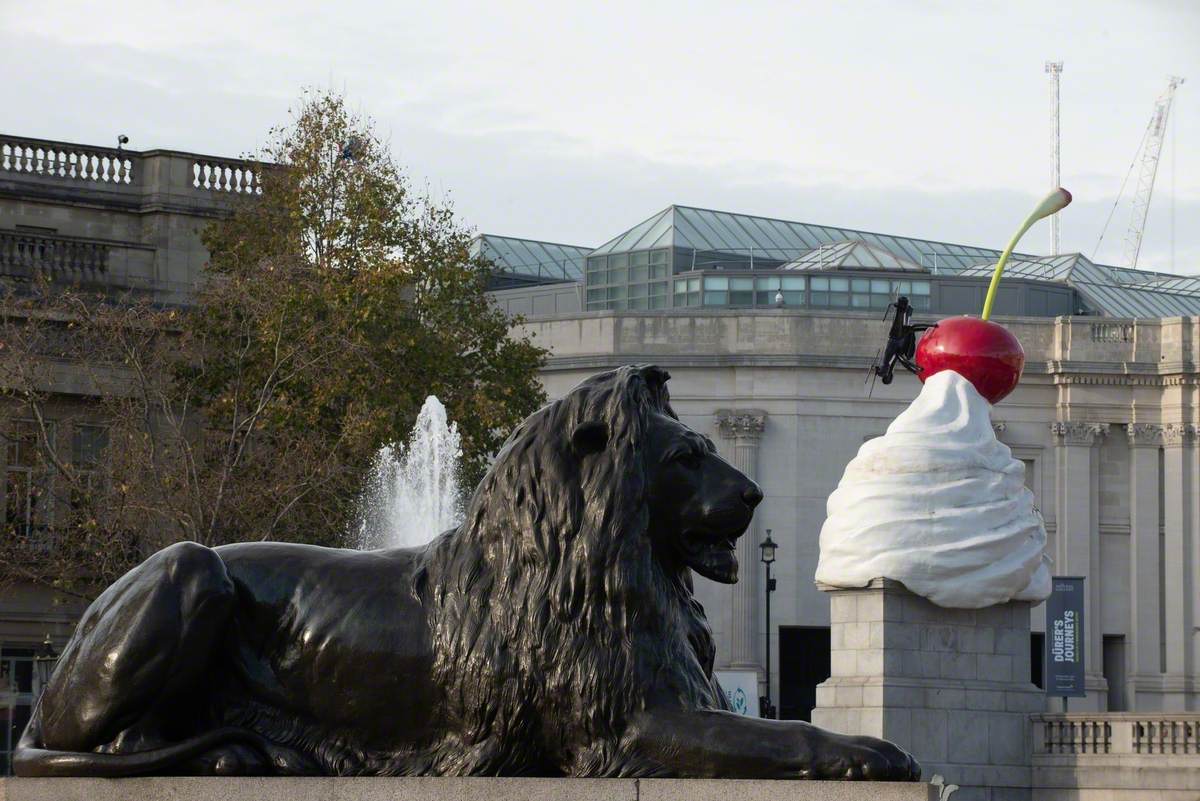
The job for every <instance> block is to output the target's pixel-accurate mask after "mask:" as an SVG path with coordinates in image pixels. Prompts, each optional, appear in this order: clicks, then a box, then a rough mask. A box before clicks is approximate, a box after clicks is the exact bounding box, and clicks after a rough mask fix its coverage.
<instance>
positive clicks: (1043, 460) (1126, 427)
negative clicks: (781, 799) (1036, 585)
mask: <svg viewBox="0 0 1200 801" xmlns="http://www.w3.org/2000/svg"><path fill="white" fill-rule="evenodd" d="M1002 322H1003V323H1004V324H1005V325H1006V326H1008V327H1009V328H1010V329H1011V330H1012V331H1013V332H1014V333H1015V334H1016V335H1017V337H1018V338H1019V339H1020V340H1021V342H1022V344H1023V346H1024V348H1025V350H1026V356H1027V359H1028V361H1027V363H1026V368H1025V376H1024V378H1023V379H1022V382H1021V384H1020V386H1019V387H1018V388H1017V390H1016V391H1015V392H1014V393H1013V394H1012V395H1011V396H1009V397H1008V398H1006V399H1005V400H1003V401H1002V402H1001V403H999V404H998V405H997V406H996V407H994V409H993V425H994V427H995V429H996V432H997V435H998V437H999V438H1000V440H1001V441H1002V442H1004V443H1005V444H1007V445H1008V446H1009V447H1010V448H1011V449H1012V451H1013V454H1014V455H1015V456H1016V457H1017V458H1019V459H1021V460H1022V461H1023V462H1024V463H1025V465H1026V481H1027V483H1028V485H1029V486H1030V488H1031V489H1032V490H1033V492H1034V494H1035V496H1036V498H1037V503H1038V505H1039V507H1040V509H1041V511H1042V513H1043V515H1044V516H1045V518H1046V524H1047V529H1048V533H1049V539H1050V544H1049V553H1050V556H1051V558H1052V559H1053V560H1054V565H1053V568H1052V569H1053V572H1054V573H1055V574H1056V575H1081V576H1086V577H1087V590H1088V598H1087V606H1086V609H1085V620H1086V621H1090V622H1088V623H1087V644H1086V649H1087V651H1086V662H1087V689H1088V696H1087V698H1086V699H1074V700H1073V701H1072V702H1071V709H1072V711H1088V710H1092V711H1103V710H1125V709H1136V710H1139V711H1150V710H1165V711H1183V710H1196V709H1200V582H1198V577H1200V489H1198V487H1197V484H1198V482H1200V446H1198V443H1197V423H1198V422H1200V416H1198V415H1200V368H1198V364H1197V350H1196V348H1197V345H1198V344H1200V320H1197V319H1195V318H1165V319H1150V320H1115V319H1095V318H1075V317H1059V318H1007V319H1004V320H1002ZM523 329H524V330H526V331H528V332H530V333H534V334H536V337H537V341H538V342H540V343H541V344H542V345H543V346H545V347H548V348H549V349H550V350H551V353H552V355H551V357H550V360H549V363H548V364H547V366H546V369H545V371H544V381H545V384H546V387H547V389H548V391H549V393H550V394H551V396H557V395H561V394H562V393H564V392H566V391H567V390H568V389H569V388H570V387H572V386H574V385H575V384H576V383H577V382H578V381H580V380H582V379H583V378H584V377H586V376H587V375H589V374H591V373H593V372H595V371H598V370H602V369H606V368H610V367H614V366H616V365H620V364H626V363H632V362H653V363H655V364H659V365H661V366H663V367H666V368H667V369H668V370H669V371H670V372H671V374H672V380H671V383H670V390H671V397H672V401H673V403H674V406H675V409H676V411H677V412H678V413H679V414H680V416H681V418H682V419H683V420H684V421H685V422H687V423H688V424H689V425H691V426H693V427H694V428H696V429H697V430H699V431H702V432H705V433H707V434H709V435H710V436H711V437H712V438H713V440H714V442H716V443H717V446H718V448H719V450H720V451H721V452H722V454H723V455H724V456H725V457H726V458H728V459H729V460H730V461H731V462H733V463H734V464H735V465H737V466H738V467H740V468H741V469H742V470H744V471H745V472H746V473H748V474H749V475H751V476H753V477H754V478H755V479H756V480H757V481H758V482H759V483H760V484H761V485H762V487H763V491H764V492H765V494H766V499H765V500H764V501H763V503H762V505H761V506H760V507H759V511H758V512H757V513H756V515H755V522H754V525H753V529H752V530H751V531H750V532H748V533H747V535H746V536H745V537H744V538H743V539H742V540H741V541H740V544H739V549H738V557H739V560H740V561H741V563H742V568H741V576H742V580H741V582H739V583H738V584H737V585H735V586H733V587H726V586H722V585H717V584H713V583H711V582H708V581H705V580H702V579H701V580H698V581H697V584H698V595H699V597H700V598H701V600H702V602H703V603H704V605H705V608H706V609H707V610H708V615H709V621H710V623H711V624H712V626H713V629H714V631H715V633H716V637H717V642H718V649H719V650H718V663H719V666H720V667H724V668H739V667H747V666H753V667H756V668H757V669H759V670H761V669H762V667H763V656H764V653H765V651H766V648H765V638H766V636H768V634H767V632H766V628H765V620H764V609H763V607H764V601H763V592H764V584H763V582H764V575H763V566H762V565H761V564H760V562H759V554H758V547H757V546H758V543H759V542H761V540H762V539H763V536H764V531H765V529H768V528H769V529H771V530H772V536H773V539H774V540H775V541H777V542H778V543H779V544H780V545H779V551H778V557H777V561H776V562H775V564H774V575H775V576H776V577H777V579H778V591H777V592H776V593H775V595H774V596H773V597H772V620H771V631H770V633H769V636H770V637H771V639H772V647H771V654H772V661H773V665H772V670H771V677H772V688H771V697H772V698H773V699H776V700H777V703H778V704H779V705H780V706H781V709H782V710H783V711H784V713H785V714H786V713H788V712H791V713H792V714H797V713H799V714H800V715H801V716H803V714H805V713H806V712H807V710H805V709H803V708H798V706H802V705H803V701H804V698H809V699H811V696H809V695H808V693H809V690H808V689H807V687H808V684H809V683H811V682H812V681H813V678H812V677H811V676H807V675H805V669H806V668H805V665H804V664H791V662H792V661H795V660H797V659H798V660H800V661H801V662H803V660H805V659H819V658H820V656H821V655H820V653H819V649H820V647H821V639H820V635H821V633H822V632H825V631H827V628H828V626H829V601H828V598H827V597H825V596H824V595H823V594H822V593H820V592H819V591H818V590H817V589H816V587H815V586H814V583H813V574H814V572H815V569H816V561H817V555H818V548H817V537H818V535H819V533H820V530H821V524H822V522H823V521H824V518H825V499H826V498H827V496H828V495H829V493H830V492H831V491H832V490H833V489H834V487H836V485H837V482H838V481H839V479H840V478H841V475H842V470H843V469H844V467H845V465H846V463H847V462H848V461H849V460H850V459H851V457H852V456H853V455H854V454H855V453H856V452H857V450H858V448H859V446H861V445H862V443H863V442H864V441H865V440H867V439H869V438H871V437H874V436H877V435H879V434H881V433H883V431H884V430H885V429H886V427H887V425H888V423H889V422H890V421H891V420H892V419H893V418H894V417H895V416H896V414H898V413H899V412H900V411H901V410H902V409H903V408H904V407H905V406H906V405H907V404H908V402H910V401H911V400H912V399H913V398H914V397H915V396H916V394H917V392H918V389H919V384H918V382H917V380H916V379H915V378H913V377H911V376H907V375H904V376H901V377H898V378H897V380H896V381H895V383H893V384H892V385H890V386H883V385H882V384H879V385H876V386H875V387H874V389H873V391H870V390H869V385H867V384H865V383H864V381H863V376H864V374H865V373H866V371H867V368H868V365H870V364H871V362H872V359H873V357H874V354H875V353H876V350H877V348H878V346H879V343H880V342H881V341H882V336H883V333H884V330H883V329H884V324H883V323H881V322H880V321H879V320H878V319H877V318H876V317H875V316H873V315H871V316H867V315H858V314H853V313H848V312H847V313H834V312H829V311H822V312H816V311H806V310H791V309H776V310H749V311H735V310H726V311H708V310H704V311H700V310H696V311H684V310H673V311H670V312H657V313H655V312H600V313H581V314H580V313H577V314H572V315H559V316H551V317H537V318H531V319H529V320H527V321H526V323H525V324H524V326H523ZM1044 617H1045V615H1044V611H1043V609H1042V607H1041V606H1038V607H1035V608H1034V609H1033V610H1032V612H1031V626H1032V630H1033V631H1034V632H1041V631H1043V629H1044ZM826 636H827V635H826ZM1034 636H1035V647H1036V645H1037V644H1039V643H1040V640H1038V639H1036V638H1037V637H1038V634H1035V635H1034ZM824 647H825V648H826V658H827V653H828V650H827V649H828V644H827V641H826V643H825V646H824ZM797 649H801V653H800V654H799V655H796V654H795V651H796V650H797ZM1030 670H1031V675H1032V674H1033V673H1034V672H1035V671H1034V669H1033V667H1032V666H1031V668H1030ZM821 678H823V677H821ZM819 680H820V679H818V681H819ZM797 682H800V683H802V684H803V686H799V685H797V686H790V685H791V684H793V683H797ZM798 696H799V697H798ZM810 704H811V700H810ZM1059 705H1060V702H1059V701H1058V700H1056V699H1050V700H1049V709H1051V710H1053V709H1056V708H1059Z"/></svg>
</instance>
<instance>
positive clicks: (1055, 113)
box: [1046, 61, 1063, 256]
mask: <svg viewBox="0 0 1200 801" xmlns="http://www.w3.org/2000/svg"><path fill="white" fill-rule="evenodd" d="M1062 68H1063V63H1062V62H1061V61H1047V62H1046V74H1047V75H1049V76H1050V189H1051V191H1053V190H1055V189H1058V187H1060V186H1062V167H1061V165H1060V162H1059V158H1060V157H1061V155H1062V153H1061V151H1062V136H1061V129H1060V128H1059V108H1058V99H1059V98H1058V81H1059V76H1060V75H1062ZM1058 243H1059V238H1058V215H1057V214H1055V215H1054V216H1053V217H1051V218H1050V255H1052V256H1057V255H1058Z"/></svg>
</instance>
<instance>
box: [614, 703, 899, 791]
mask: <svg viewBox="0 0 1200 801" xmlns="http://www.w3.org/2000/svg"><path fill="white" fill-rule="evenodd" d="M625 745H626V747H627V748H628V749H629V750H630V752H631V753H633V754H637V756H638V757H639V758H642V759H647V760H651V761H653V762H654V763H657V764H658V765H660V766H661V767H662V769H663V770H664V771H665V772H669V773H671V774H673V775H676V776H682V777H713V778H715V777H721V778H733V779H866V780H873V781H918V780H919V779H920V778H921V766H920V765H919V764H917V761H916V760H915V759H913V758H912V757H911V756H910V755H909V754H908V753H906V752H905V751H904V750H903V749H901V748H899V747H898V746H896V745H893V744H892V743H889V742H887V741H885V740H879V739H876V738H874V737H854V736H849V735H844V734H835V733H833V732H829V731H825V730H824V729H820V728H817V727H816V726H812V725H810V724H808V723H803V722H801V721H786V720H762V719H758V718H748V717H743V716H741V715H735V714H733V713H732V712H720V711H715V710H687V709H678V708H658V709H651V710H648V711H646V712H644V713H642V714H641V715H640V716H639V717H638V718H637V719H636V720H635V721H634V722H633V723H632V725H631V727H630V731H629V732H628V734H627V737H626V740H625Z"/></svg>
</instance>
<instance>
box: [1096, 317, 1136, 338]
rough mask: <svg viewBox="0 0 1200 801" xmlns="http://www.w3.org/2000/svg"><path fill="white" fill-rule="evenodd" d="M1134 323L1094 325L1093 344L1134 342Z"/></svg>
mask: <svg viewBox="0 0 1200 801" xmlns="http://www.w3.org/2000/svg"><path fill="white" fill-rule="evenodd" d="M1135 330H1136V329H1135V327H1134V325H1133V323H1127V322H1117V323H1107V322H1105V323H1092V341H1093V342H1133V335H1134V331H1135Z"/></svg>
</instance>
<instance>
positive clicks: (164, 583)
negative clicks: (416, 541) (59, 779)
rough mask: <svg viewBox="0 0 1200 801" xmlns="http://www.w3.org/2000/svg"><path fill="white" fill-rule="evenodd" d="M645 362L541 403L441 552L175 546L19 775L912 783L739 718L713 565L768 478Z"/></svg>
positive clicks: (97, 636)
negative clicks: (704, 597) (725, 686)
mask: <svg viewBox="0 0 1200 801" xmlns="http://www.w3.org/2000/svg"><path fill="white" fill-rule="evenodd" d="M667 378H668V376H667V373H666V372H665V371H664V370H661V369H659V368H656V367H622V368H620V369H618V370H615V371H612V372H608V373H603V374H601V375H597V376H595V377H593V378H591V379H588V380H587V381H584V382H583V383H582V384H580V385H579V386H578V387H576V388H575V389H574V390H572V391H571V392H570V393H569V394H568V395H567V396H566V397H564V398H562V399H561V400H558V401H555V402H553V403H550V404H548V405H547V406H545V407H544V408H542V409H541V410H539V411H537V412H536V413H534V414H533V415H531V416H530V417H529V418H528V419H527V420H525V422H523V423H522V424H521V425H520V426H519V427H518V428H517V429H516V431H514V432H513V434H512V436H511V437H510V438H509V439H508V441H507V443H506V444H505V445H504V447H503V449H502V450H501V451H500V453H499V455H498V456H497V457H496V461H495V463H494V464H493V466H492V467H491V469H490V470H489V471H488V473H487V475H486V477H485V478H484V480H483V481H482V482H481V484H480V485H479V487H478V488H477V489H476V491H475V493H474V495H473V497H472V498H471V501H470V503H469V505H468V507H467V514H466V520H465V522H463V524H462V525H461V526H459V527H458V528H457V529H454V530H451V531H447V532H445V533H443V534H441V535H440V536H439V537H437V538H436V539H434V540H433V541H432V542H430V543H429V544H428V545H425V546H422V547H419V548H405V549H386V550H378V551H352V550H339V549H329V548H319V547H315V546H305V545H295V544H285V543H272V542H253V543H241V544H236V545H227V546H223V547H219V548H215V549H209V548H205V547H203V546H200V545H197V544H195V543H186V542H185V543H178V544H175V545H172V546H170V547H169V548H165V549H164V550H162V551H159V552H158V553H156V554H154V555H153V556H151V557H150V558H149V559H147V560H146V561H145V562H144V563H142V564H141V565H140V566H138V567H137V568H135V569H134V570H132V571H130V572H129V573H128V574H126V575H125V576H123V577H122V578H121V579H120V580H118V581H117V582H116V583H114V584H113V585H112V586H111V587H109V588H108V589H107V590H105V592H104V593H103V594H101V595H100V596H99V597H98V598H97V599H96V600H95V602H94V603H92V605H91V606H90V607H89V608H88V610H87V612H86V613H85V614H84V616H83V618H82V620H81V621H80V623H79V626H78V628H77V630H76V632H75V635H74V637H73V638H72V639H71V641H70V643H69V644H68V645H67V646H66V648H65V649H64V651H63V655H62V657H61V659H60V660H59V662H58V665H57V667H56V669H55V672H54V674H53V677H52V678H51V680H50V682H49V684H48V686H47V688H46V691H45V693H44V694H43V695H42V697H41V699H40V701H39V702H38V704H37V706H36V708H35V710H34V713H33V717H32V719H31V721H30V723H29V726H28V727H27V728H26V730H25V733H24V735H23V736H22V738H21V741H20V744H19V746H18V748H17V749H16V753H15V754H14V762H15V767H16V772H17V774H18V775H22V776H79V775H86V776H130V775H137V774H151V773H172V774H179V773H185V774H218V775H229V774H291V775H306V774H307V775H312V774H335V775H395V776H401V775H446V776H466V775H538V776H683V777H689V776H695V777H700V776H704V777H731V778H754V777H771V778H839V779H840V778H847V779H879V780H915V779H917V778H919V775H920V768H919V767H918V766H917V764H916V762H915V761H914V760H913V759H912V757H910V756H909V755H908V754H906V753H905V752H904V751H902V750H901V749H899V748H897V747H896V746H894V745H892V744H891V743H887V742H884V741H882V740H877V739H873V738H870V737H851V736H845V735H839V734H834V733H831V732H826V731H823V730H821V729H818V728H815V727H813V726H810V725H808V724H806V723H802V722H798V721H774V720H759V719H753V718H746V717H741V716H738V715H735V714H733V713H732V712H730V711H728V708H727V706H726V702H725V696H724V694H723V693H722V691H721V688H720V687H719V686H718V685H717V682H716V680H715V679H714V678H713V674H712V667H713V654H714V646H713V640H712V635H711V633H710V630H709V627H708V623H707V622H706V620H705V617H704V610H703V609H702V608H701V606H700V604H699V603H697V602H696V600H695V598H694V597H693V593H692V577H691V571H693V570H694V571H696V572H697V573H699V574H700V575H702V576H706V577H708V578H711V579H714V580H716V581H721V582H726V583H733V582H735V581H736V580H737V573H738V564H737V559H736V557H735V556H734V543H735V542H736V540H737V538H738V537H740V536H741V535H742V533H743V532H744V531H745V530H746V527H747V526H748V525H749V523H750V518H751V514H752V513H753V510H754V507H755V506H756V505H757V504H758V503H759V501H761V500H762V493H761V492H760V490H759V488H758V487H757V485H755V484H754V482H753V481H751V480H749V479H748V478H746V476H744V475H742V474H741V473H740V472H739V471H738V470H736V469H734V468H733V467H732V466H731V465H730V464H729V463H727V462H726V461H725V460H724V459H722V458H721V457H720V456H718V455H717V453H716V450H715V449H714V447H713V444H712V442H711V441H709V440H708V439H707V438H705V437H703V436H701V435H699V434H697V433H696V432H694V431H692V430H691V429H689V428H688V427H687V426H685V425H683V424H682V423H680V422H679V420H678V419H677V418H676V416H675V413H674V412H673V411H672V410H671V406H670V403H669V401H668V396H667V389H666V381H667Z"/></svg>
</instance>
